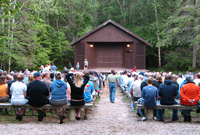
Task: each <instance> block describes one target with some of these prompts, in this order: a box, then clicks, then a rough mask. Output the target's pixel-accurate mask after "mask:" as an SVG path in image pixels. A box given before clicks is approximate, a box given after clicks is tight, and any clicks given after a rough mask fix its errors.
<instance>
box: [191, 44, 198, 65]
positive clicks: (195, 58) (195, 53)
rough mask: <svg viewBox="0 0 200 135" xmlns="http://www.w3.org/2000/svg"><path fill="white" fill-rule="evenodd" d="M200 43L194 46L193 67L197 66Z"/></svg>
mask: <svg viewBox="0 0 200 135" xmlns="http://www.w3.org/2000/svg"><path fill="white" fill-rule="evenodd" d="M198 47H199V45H194V46H193V58H192V67H193V68H196V66H197V49H198Z"/></svg>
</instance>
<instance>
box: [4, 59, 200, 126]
mask: <svg viewBox="0 0 200 135" xmlns="http://www.w3.org/2000/svg"><path fill="white" fill-rule="evenodd" d="M86 61H87V60H86ZM78 64H79V63H78ZM87 67H88V62H86V63H85V68H84V69H85V71H84V72H79V66H78V69H77V70H76V71H74V70H67V69H64V70H63V71H62V72H61V71H57V67H56V66H55V65H54V64H52V66H50V64H47V65H45V66H41V67H40V68H41V70H40V71H32V72H31V71H29V70H28V69H26V70H25V71H24V72H21V71H19V72H17V71H14V72H10V73H7V72H6V71H3V70H0V102H10V103H11V104H12V105H13V106H23V105H25V104H29V105H31V106H34V107H42V106H43V105H46V104H51V105H52V106H63V105H66V104H67V103H70V104H71V105H72V106H82V105H84V104H85V103H89V102H91V101H92V97H93V96H94V95H98V96H100V91H101V87H102V86H105V83H104V82H105V78H106V76H105V75H104V74H102V73H97V72H96V71H87ZM107 80H108V85H109V91H110V95H109V99H110V102H111V103H114V102H115V93H116V88H117V86H120V87H122V88H125V89H127V90H128V92H129V93H130V94H131V96H132V102H131V107H132V109H131V111H133V112H135V104H134V101H138V102H142V103H143V104H144V106H145V107H147V108H150V109H151V108H152V109H153V108H154V107H155V106H156V105H157V104H161V105H173V104H177V103H178V102H179V99H180V104H182V105H197V104H198V101H199V99H200V73H198V74H194V73H192V72H187V73H186V74H185V75H183V74H182V73H179V74H178V75H176V74H172V72H168V73H167V72H136V68H134V70H133V71H131V72H129V71H126V70H125V71H123V72H120V73H116V72H115V70H111V74H109V75H108V77H107ZM26 110H27V108H21V107H20V108H18V109H15V114H16V119H17V120H19V121H21V120H22V118H23V115H24V114H25V112H26ZM5 111H6V112H7V113H9V110H8V109H6V110H5ZM34 111H37V112H38V116H37V117H38V120H39V121H42V120H43V118H44V117H46V112H47V110H45V109H43V110H40V109H37V110H32V112H33V114H34ZM52 111H54V112H55V113H56V114H57V116H58V117H59V120H60V123H63V120H64V119H65V111H66V109H64V108H62V109H53V110H52ZM80 111H81V108H78V109H76V116H75V118H76V119H77V120H80V119H81V115H80ZM88 111H89V109H88V108H86V109H85V113H84V117H83V119H87V118H88ZM191 111H192V110H181V114H182V115H183V117H184V121H185V122H190V121H191V114H190V113H191ZM136 114H137V115H138V116H141V118H142V120H143V121H145V120H146V116H145V110H143V109H141V110H139V109H137V112H136ZM164 114H165V110H164V109H162V110H155V109H154V120H159V121H164ZM178 119H179V117H178V110H173V113H172V120H173V121H175V120H178Z"/></svg>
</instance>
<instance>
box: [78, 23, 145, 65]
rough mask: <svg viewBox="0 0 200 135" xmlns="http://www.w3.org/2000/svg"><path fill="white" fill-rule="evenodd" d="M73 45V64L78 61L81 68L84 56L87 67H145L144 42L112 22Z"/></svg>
mask: <svg viewBox="0 0 200 135" xmlns="http://www.w3.org/2000/svg"><path fill="white" fill-rule="evenodd" d="M91 44H93V47H90V45H91ZM127 44H130V47H127ZM74 45H75V50H74V51H75V53H74V65H75V64H76V63H77V62H79V63H80V69H83V66H84V59H85V58H87V60H88V62H89V67H88V68H89V69H92V68H109V67H116V68H117V67H119V68H128V69H129V68H133V66H136V67H137V68H138V69H145V67H146V66H145V64H146V56H145V51H146V44H145V43H143V42H141V41H140V40H138V39H137V38H136V37H134V36H132V35H130V34H129V33H126V32H124V31H123V30H122V29H120V28H119V27H116V26H115V25H113V24H107V25H106V26H105V27H102V28H101V29H98V30H96V31H95V32H94V33H92V34H90V35H89V36H87V37H85V38H83V39H81V40H80V41H78V42H76V44H74Z"/></svg>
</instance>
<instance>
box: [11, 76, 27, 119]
mask: <svg viewBox="0 0 200 135" xmlns="http://www.w3.org/2000/svg"><path fill="white" fill-rule="evenodd" d="M23 80H24V74H22V73H20V74H19V75H18V76H17V81H16V82H14V83H13V84H12V85H11V88H10V95H11V105H13V106H22V105H25V104H26V103H27V102H28V100H27V99H25V97H26V90H27V86H26V84H24V83H23V82H22V81H23ZM20 109H21V110H20ZM25 111H26V108H16V109H15V114H16V119H17V120H19V121H21V120H22V116H23V114H24V113H25Z"/></svg>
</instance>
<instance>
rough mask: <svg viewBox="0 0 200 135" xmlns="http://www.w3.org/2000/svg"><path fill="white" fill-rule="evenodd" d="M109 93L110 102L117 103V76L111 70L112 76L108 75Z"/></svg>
mask: <svg viewBox="0 0 200 135" xmlns="http://www.w3.org/2000/svg"><path fill="white" fill-rule="evenodd" d="M108 83H109V91H110V102H111V103H114V102H115V93H116V89H117V85H118V81H117V76H116V72H115V70H111V74H110V75H108Z"/></svg>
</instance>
